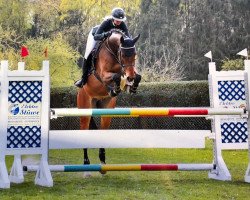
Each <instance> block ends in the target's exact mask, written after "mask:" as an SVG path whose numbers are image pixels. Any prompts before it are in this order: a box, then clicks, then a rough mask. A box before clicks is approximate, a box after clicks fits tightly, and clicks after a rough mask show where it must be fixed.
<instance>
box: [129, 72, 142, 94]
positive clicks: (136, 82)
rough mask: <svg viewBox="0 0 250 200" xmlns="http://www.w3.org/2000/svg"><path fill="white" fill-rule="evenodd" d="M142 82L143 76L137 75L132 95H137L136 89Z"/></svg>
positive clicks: (132, 87)
mask: <svg viewBox="0 0 250 200" xmlns="http://www.w3.org/2000/svg"><path fill="white" fill-rule="evenodd" d="M140 82H141V75H140V74H136V75H135V80H134V83H133V85H132V86H131V88H130V90H129V91H130V93H136V89H137V87H138V86H139V83H140Z"/></svg>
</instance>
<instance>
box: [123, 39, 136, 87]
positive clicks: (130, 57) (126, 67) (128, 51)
mask: <svg viewBox="0 0 250 200" xmlns="http://www.w3.org/2000/svg"><path fill="white" fill-rule="evenodd" d="M139 37H140V35H138V36H136V37H135V38H129V37H124V36H121V38H120V62H121V65H122V67H123V71H124V73H125V75H126V76H127V79H128V81H129V82H131V81H133V80H134V79H135V75H136V73H135V60H136V48H135V43H136V42H137V40H138V39H139Z"/></svg>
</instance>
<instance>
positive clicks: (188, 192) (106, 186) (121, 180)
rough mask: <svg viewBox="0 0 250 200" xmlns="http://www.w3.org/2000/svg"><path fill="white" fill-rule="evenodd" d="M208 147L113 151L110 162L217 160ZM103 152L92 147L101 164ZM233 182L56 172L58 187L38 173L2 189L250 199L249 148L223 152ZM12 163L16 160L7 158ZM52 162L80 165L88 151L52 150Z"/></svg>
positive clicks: (48, 195) (46, 194)
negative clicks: (247, 178) (42, 181)
mask: <svg viewBox="0 0 250 200" xmlns="http://www.w3.org/2000/svg"><path fill="white" fill-rule="evenodd" d="M207 146H208V147H207V148H206V149H201V150H198V149H107V150H106V154H107V163H110V164H111V163H211V161H212V151H211V144H210V145H209V144H208V145H207ZM97 155H98V150H97V149H94V150H90V159H91V161H92V163H98V159H97V158H98V157H97ZM223 156H224V160H225V162H226V164H227V166H228V168H229V171H230V172H231V175H232V179H233V181H230V182H224V181H216V180H211V179H208V172H204V171H196V172H184V171H178V172H171V171H165V172H164V171H162V172H142V171H139V172H108V173H107V174H106V175H104V176H102V175H101V174H99V173H98V172H94V173H92V177H90V178H83V173H82V172H76V173H73V172H70V173H69V172H67V173H65V172H62V173H59V172H53V173H52V176H53V180H54V187H52V188H45V187H40V186H35V185H34V183H33V182H34V178H35V173H29V174H27V175H26V176H25V182H24V183H22V184H11V189H5V190H0V199H1V200H3V199H15V200H16V199H22V200H25V199H46V200H47V199H53V200H54V199H91V200H92V199H102V200H105V199H124V200H125V199H128V200H130V199H136V200H137V199H143V200H144V199H147V200H149V199H157V200H159V199H175V200H176V199H192V200H193V199H213V200H214V199H216V200H217V199H240V200H242V199H250V184H249V183H245V182H244V175H245V172H246V168H247V164H248V153H247V151H246V150H237V151H235V150H234V151H223ZM7 161H8V166H10V163H11V161H12V158H11V157H7ZM50 163H51V164H80V163H82V150H53V151H50Z"/></svg>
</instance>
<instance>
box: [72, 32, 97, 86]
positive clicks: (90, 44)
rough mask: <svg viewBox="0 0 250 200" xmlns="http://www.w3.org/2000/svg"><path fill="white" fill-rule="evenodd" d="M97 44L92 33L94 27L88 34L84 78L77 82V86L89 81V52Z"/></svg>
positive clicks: (83, 70)
mask: <svg viewBox="0 0 250 200" xmlns="http://www.w3.org/2000/svg"><path fill="white" fill-rule="evenodd" d="M95 44H96V41H95V40H94V36H93V35H92V29H91V31H90V32H89V35H88V40H87V45H86V51H85V55H84V60H83V66H82V78H81V79H80V80H78V81H76V82H75V86H77V87H83V85H85V83H86V82H87V78H88V67H89V66H88V63H87V59H88V57H89V54H90V53H91V51H92V50H93V48H94V47H95Z"/></svg>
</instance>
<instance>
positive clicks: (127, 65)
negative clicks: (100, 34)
mask: <svg viewBox="0 0 250 200" xmlns="http://www.w3.org/2000/svg"><path fill="white" fill-rule="evenodd" d="M104 45H105V47H106V49H107V50H108V52H109V53H110V54H111V55H112V56H113V57H114V58H115V60H116V61H117V62H118V63H119V65H120V66H121V68H122V70H123V71H124V68H125V67H130V66H131V67H134V66H135V64H132V63H131V64H126V65H125V64H123V63H122V59H121V58H122V49H124V50H125V51H126V50H131V49H135V46H132V47H122V46H121V44H120V46H119V48H118V52H117V53H114V51H113V50H112V49H111V48H110V46H109V37H108V38H107V40H105V43H104Z"/></svg>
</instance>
